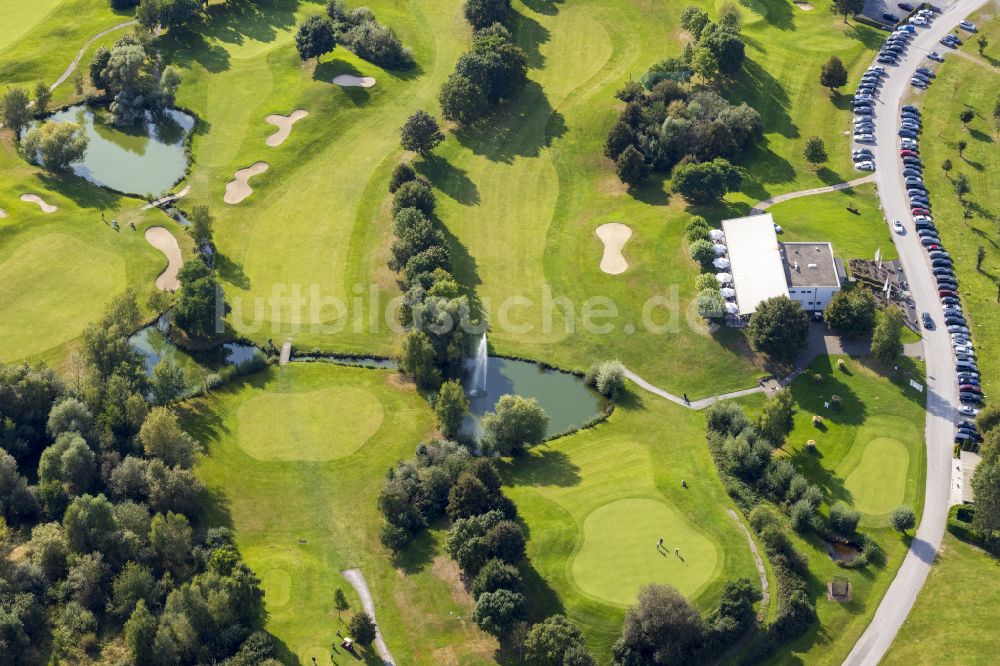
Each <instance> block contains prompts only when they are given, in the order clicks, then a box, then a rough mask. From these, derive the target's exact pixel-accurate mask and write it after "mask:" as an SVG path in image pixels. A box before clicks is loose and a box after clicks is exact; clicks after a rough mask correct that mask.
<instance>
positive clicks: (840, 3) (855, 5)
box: [830, 0, 865, 23]
mask: <svg viewBox="0 0 1000 666" xmlns="http://www.w3.org/2000/svg"><path fill="white" fill-rule="evenodd" d="M864 8H865V2H864V0H833V5H832V6H831V7H830V10H831V11H833V12H834V13H835V14H840V15H842V16H843V17H844V23H847V17H848V16H857V15H858V14H860V13H861V12H862V11H863V10H864Z"/></svg>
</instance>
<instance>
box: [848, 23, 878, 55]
mask: <svg viewBox="0 0 1000 666" xmlns="http://www.w3.org/2000/svg"><path fill="white" fill-rule="evenodd" d="M844 36H845V37H847V38H848V39H855V40H857V41H859V42H861V43H862V44H864V46H865V48H866V49H877V48H879V47H880V46H882V44H883V43H884V42H885V37H884V36H883V34H882V33H879V32H876V31H875V30H874V29H873V28H869V27H867V26H863V25H858V24H851V26H850V27H849V28H847V29H846V30H844Z"/></svg>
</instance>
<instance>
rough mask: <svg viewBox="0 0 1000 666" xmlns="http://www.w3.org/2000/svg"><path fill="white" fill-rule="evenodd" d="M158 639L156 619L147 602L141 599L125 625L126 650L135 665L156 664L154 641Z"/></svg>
mask: <svg viewBox="0 0 1000 666" xmlns="http://www.w3.org/2000/svg"><path fill="white" fill-rule="evenodd" d="M155 638H156V618H154V617H153V615H152V613H150V612H149V609H148V608H146V602H145V601H144V600H142V599H139V601H138V603H136V605H135V610H133V611H132V615H131V616H129V619H128V622H126V623H125V648H126V649H127V650H128V653H129V657H130V658H131V661H132V663H133V664H152V663H154V661H155V660H154V654H155V653H154V650H153V641H154V639H155Z"/></svg>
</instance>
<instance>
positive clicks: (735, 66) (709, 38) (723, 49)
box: [692, 9, 746, 79]
mask: <svg viewBox="0 0 1000 666" xmlns="http://www.w3.org/2000/svg"><path fill="white" fill-rule="evenodd" d="M736 12H737V15H739V10H738V9H737V10H736ZM713 27H715V26H713ZM705 32H708V31H707V30H706V31H705ZM701 48H706V49H708V50H709V51H711V52H712V55H713V56H715V62H716V65H717V66H718V71H719V73H720V74H725V75H726V76H732V75H734V74H737V73H738V72H739V71H740V68H741V67H742V66H743V61H744V60H746V44H744V43H743V39H742V38H741V37H740V35H739V31H738V30H731V29H726V28H725V27H723V26H718V28H717V29H714V30H712V31H711V33H710V34H707V35H706V34H704V33H703V34H702V39H701V41H700V42H699V43H698V48H697V49H695V55H696V56H697V53H698V51H699V50H700V49H701ZM692 66H693V67H694V70H695V71H696V72H698V71H699V68H698V67H697V66H695V64H694V58H692ZM699 73H701V72H699ZM703 76H704V75H703ZM712 78H714V76H709V77H708V79H712Z"/></svg>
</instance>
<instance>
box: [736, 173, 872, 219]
mask: <svg viewBox="0 0 1000 666" xmlns="http://www.w3.org/2000/svg"><path fill="white" fill-rule="evenodd" d="M874 180H875V174H873V173H870V174H868V175H867V176H862V177H861V178H855V179H854V180H848V181H845V182H843V183H835V184H833V185H825V186H823V187H814V188H812V189H810V190H799V191H798V192H787V193H785V194H776V195H774V196H773V197H770V198H768V199H764V200H763V201H759V202H757V205H756V206H754V207H753V208H752V209H751V210H750V214H751V215H759V214H760V213H763V212H764V211H765V210H767V209H768V208H770V207H771V206H773V205H774V204H776V203H781V202H782V201H788V200H789V199H798V198H799V197H811V196H812V195H814V194H827V193H829V192H836V191H838V190H846V189H849V188H851V187H854V186H856V185H863V184H864V183H871V182H873V181H874Z"/></svg>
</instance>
